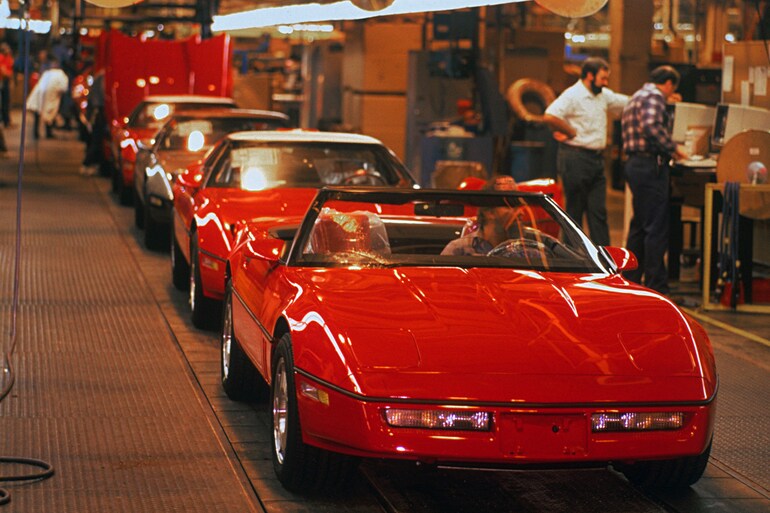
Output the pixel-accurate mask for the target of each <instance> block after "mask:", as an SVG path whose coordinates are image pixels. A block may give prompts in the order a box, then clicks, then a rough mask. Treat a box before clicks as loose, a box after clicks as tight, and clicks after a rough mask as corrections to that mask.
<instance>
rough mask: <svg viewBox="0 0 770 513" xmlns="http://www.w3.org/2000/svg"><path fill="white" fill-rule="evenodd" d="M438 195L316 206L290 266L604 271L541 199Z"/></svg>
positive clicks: (593, 251)
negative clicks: (292, 264)
mask: <svg viewBox="0 0 770 513" xmlns="http://www.w3.org/2000/svg"><path fill="white" fill-rule="evenodd" d="M441 192H442V191H427V190H426V191H420V192H419V194H415V195H414V196H415V198H414V199H411V200H408V201H404V196H403V195H401V196H399V199H398V200H397V201H392V202H390V203H389V202H388V200H387V198H386V197H384V196H382V197H378V198H377V201H361V200H358V201H354V200H353V199H350V200H341V199H340V198H335V199H328V200H327V201H324V202H323V203H322V204H316V205H315V207H314V208H313V209H311V213H310V214H309V216H310V217H309V218H308V219H306V220H305V224H304V225H303V228H302V229H301V230H300V232H299V234H298V237H299V239H298V240H297V242H296V243H295V248H294V249H293V250H292V251H293V253H292V259H293V260H294V262H295V263H296V264H299V265H303V266H308V265H310V266H322V267H350V266H360V267H381V266H388V267H398V266H430V267H440V266H453V267H463V268H471V267H500V268H514V269H530V270H536V271H554V272H571V273H596V272H607V269H608V268H609V265H608V262H607V261H606V260H605V259H604V258H603V257H602V256H601V255H600V254H599V249H598V248H596V247H595V246H594V245H593V244H591V242H590V241H589V240H588V238H587V237H586V236H585V235H584V234H583V233H582V232H580V231H578V230H577V229H575V227H574V225H573V224H572V223H571V222H570V221H569V219H568V217H567V216H566V215H565V214H564V213H563V212H562V211H561V210H560V209H559V208H558V206H556V204H555V203H553V202H552V201H550V200H549V199H548V198H547V197H545V196H543V195H539V194H527V193H518V192H511V193H489V192H475V193H467V194H466V193H462V194H459V193H456V192H447V191H443V193H444V196H442V194H441ZM316 216H317V217H316ZM313 217H314V219H313ZM311 219H312V221H311ZM311 223H312V224H311Z"/></svg>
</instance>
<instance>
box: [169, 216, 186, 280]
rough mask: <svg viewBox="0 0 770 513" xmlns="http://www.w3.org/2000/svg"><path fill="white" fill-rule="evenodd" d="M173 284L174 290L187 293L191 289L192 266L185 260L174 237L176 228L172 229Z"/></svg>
mask: <svg viewBox="0 0 770 513" xmlns="http://www.w3.org/2000/svg"><path fill="white" fill-rule="evenodd" d="M170 238H171V282H172V283H173V284H174V288H176V289H177V290H181V291H186V290H187V289H188V287H190V264H188V263H187V260H185V259H184V255H183V254H182V248H180V247H179V242H178V241H177V240H176V237H175V236H174V228H173V226H172V227H171V234H170Z"/></svg>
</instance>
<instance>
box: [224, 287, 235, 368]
mask: <svg viewBox="0 0 770 513" xmlns="http://www.w3.org/2000/svg"><path fill="white" fill-rule="evenodd" d="M232 305H233V303H232V296H231V295H230V294H228V295H227V298H226V299H225V312H224V313H225V318H224V319H223V320H222V321H223V322H222V379H223V380H226V379H227V378H228V377H229V376H230V352H231V351H232V345H233V315H232Z"/></svg>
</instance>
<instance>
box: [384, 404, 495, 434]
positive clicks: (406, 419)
mask: <svg viewBox="0 0 770 513" xmlns="http://www.w3.org/2000/svg"><path fill="white" fill-rule="evenodd" d="M383 415H384V417H385V422H387V423H388V425H389V426H392V427H402V428H420V429H453V430H462V431H489V428H490V424H491V420H492V414H491V413H489V412H484V411H475V412H472V411H462V410H404V409H397V408H391V409H386V410H384V411H383Z"/></svg>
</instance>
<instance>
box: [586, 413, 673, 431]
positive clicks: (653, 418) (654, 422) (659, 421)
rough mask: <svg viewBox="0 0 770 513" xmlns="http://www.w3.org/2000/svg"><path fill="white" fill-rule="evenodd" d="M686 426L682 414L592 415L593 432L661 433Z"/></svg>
mask: <svg viewBox="0 0 770 513" xmlns="http://www.w3.org/2000/svg"><path fill="white" fill-rule="evenodd" d="M683 425H684V413H682V412H652V413H649V412H644V413H642V412H607V413H594V414H593V415H591V431H593V432H594V433H603V432H609V431H659V430H671V429H680V428H681V427H682V426H683Z"/></svg>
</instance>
